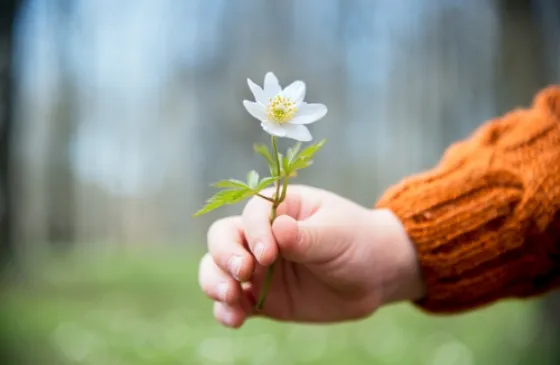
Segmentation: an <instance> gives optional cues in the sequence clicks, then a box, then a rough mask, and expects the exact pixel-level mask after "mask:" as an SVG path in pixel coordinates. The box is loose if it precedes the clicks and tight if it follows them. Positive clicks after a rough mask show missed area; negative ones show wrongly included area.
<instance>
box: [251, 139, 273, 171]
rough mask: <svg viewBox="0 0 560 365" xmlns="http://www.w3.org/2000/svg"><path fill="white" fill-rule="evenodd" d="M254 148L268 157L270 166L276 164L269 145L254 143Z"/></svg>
mask: <svg viewBox="0 0 560 365" xmlns="http://www.w3.org/2000/svg"><path fill="white" fill-rule="evenodd" d="M253 150H254V151H255V152H256V153H258V154H259V155H261V156H263V157H264V158H265V159H266V161H267V162H268V165H269V166H274V165H276V161H274V159H273V158H272V154H271V153H270V151H269V149H268V147H267V146H265V145H264V144H260V143H255V144H254V145H253Z"/></svg>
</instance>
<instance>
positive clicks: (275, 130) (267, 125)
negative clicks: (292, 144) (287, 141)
mask: <svg viewBox="0 0 560 365" xmlns="http://www.w3.org/2000/svg"><path fill="white" fill-rule="evenodd" d="M261 127H262V128H263V129H264V131H265V132H267V133H268V134H271V135H273V136H277V137H285V136H286V130H285V128H284V126H281V125H278V124H276V123H273V122H270V121H268V120H264V121H262V122H261Z"/></svg>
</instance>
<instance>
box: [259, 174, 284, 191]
mask: <svg viewBox="0 0 560 365" xmlns="http://www.w3.org/2000/svg"><path fill="white" fill-rule="evenodd" d="M278 180H280V177H279V176H271V177H265V178H264V179H262V180H261V181H260V182H259V184H258V185H257V188H256V189H255V190H256V191H257V192H258V191H261V190H262V189H264V188H266V187H267V186H268V185H270V184H273V183H274V182H276V181H278Z"/></svg>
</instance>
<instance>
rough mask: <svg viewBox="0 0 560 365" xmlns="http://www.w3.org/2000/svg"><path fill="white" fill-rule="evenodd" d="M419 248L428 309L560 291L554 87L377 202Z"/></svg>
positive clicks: (559, 121) (558, 130)
mask: <svg viewBox="0 0 560 365" xmlns="http://www.w3.org/2000/svg"><path fill="white" fill-rule="evenodd" d="M376 207H377V208H388V209H390V210H391V211H393V212H394V213H395V214H396V215H397V216H398V217H399V218H400V219H401V221H402V223H403V225H404V227H405V229H406V231H407V232H408V234H409V237H410V239H411V240H412V241H413V242H414V244H415V245H416V250H417V252H418V258H419V262H420V267H421V270H422V273H423V277H424V281H425V283H426V290H427V291H426V296H425V297H424V298H423V299H422V300H420V301H418V302H416V303H415V304H416V305H418V306H419V307H420V308H423V309H424V310H426V311H429V312H438V313H453V312H459V311H465V310H469V309H473V308H476V307H481V306H484V305H488V304H491V303H493V302H495V301H497V300H499V299H504V298H514V297H516V298H523V297H531V296H536V295H539V294H542V293H545V292H547V291H549V290H552V289H553V288H557V287H560V87H559V86H550V87H547V88H545V89H543V90H542V91H541V92H540V93H539V94H537V96H536V97H535V99H534V101H533V104H532V105H531V106H530V107H529V108H526V109H516V110H513V111H511V112H509V113H508V114H506V115H504V116H503V117H501V118H496V119H494V120H490V121H488V122H486V123H485V124H483V125H482V126H481V127H480V128H479V129H478V130H476V131H475V133H474V134H473V135H472V136H470V137H469V138H468V139H466V140H463V141H460V142H457V143H455V144H453V145H451V146H450V147H449V148H448V149H447V151H446V152H445V154H444V155H443V157H442V159H441V161H440V162H439V163H438V164H437V165H436V166H435V167H434V168H433V169H432V170H430V171H428V172H426V173H422V174H419V175H416V176H413V177H410V178H406V179H404V180H402V181H401V182H399V183H398V184H397V185H395V186H393V187H391V188H390V189H389V190H388V191H386V192H385V194H384V195H383V196H382V197H381V198H380V200H379V201H378V203H377V204H376Z"/></svg>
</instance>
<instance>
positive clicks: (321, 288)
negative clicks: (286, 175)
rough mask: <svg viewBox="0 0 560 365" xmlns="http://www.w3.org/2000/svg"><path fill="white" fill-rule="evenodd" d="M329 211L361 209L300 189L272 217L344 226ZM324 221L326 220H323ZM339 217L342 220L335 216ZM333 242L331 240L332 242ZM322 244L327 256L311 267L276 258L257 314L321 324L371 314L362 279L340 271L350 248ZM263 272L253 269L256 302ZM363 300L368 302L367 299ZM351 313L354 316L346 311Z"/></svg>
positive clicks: (335, 214) (343, 266) (310, 264)
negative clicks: (272, 274) (332, 207)
mask: <svg viewBox="0 0 560 365" xmlns="http://www.w3.org/2000/svg"><path fill="white" fill-rule="evenodd" d="M331 205H334V206H337V207H341V206H344V205H348V208H349V209H362V208H361V207H358V206H357V205H354V204H353V203H351V202H349V201H346V200H344V199H341V198H339V197H337V196H335V195H332V194H329V193H327V192H325V191H322V190H316V189H311V188H306V187H300V186H295V187H292V189H291V191H290V194H289V195H288V197H287V199H286V201H285V202H284V204H283V205H281V206H280V207H279V210H278V215H279V216H281V215H288V216H290V217H292V218H294V219H295V220H298V221H302V220H307V219H312V218H313V217H314V216H317V215H322V217H321V219H323V220H324V219H327V220H328V219H332V220H333V221H338V222H340V221H341V220H344V218H343V217H342V216H340V217H339V216H338V215H339V214H340V213H337V212H339V210H337V209H330V206H331ZM328 215H330V216H331V217H327V216H328ZM340 215H343V214H340ZM333 240H335V238H334V237H333ZM346 243H348V244H345V242H340V240H339V241H337V242H328V241H327V242H324V244H325V245H329V246H330V247H331V248H332V250H328V251H329V254H328V255H327V256H326V257H324V258H322V259H321V260H317V261H315V262H313V261H312V262H306V263H295V262H293V261H289V260H286V259H282V258H279V259H278V260H277V261H276V263H275V271H274V276H273V280H272V283H271V286H270V291H269V293H268V296H267V300H266V303H265V306H264V308H263V314H265V315H267V316H269V317H271V318H276V319H280V320H297V321H310V322H313V321H322V320H325V319H326V318H328V319H330V320H333V319H341V320H342V319H348V317H352V316H353V314H349V313H355V315H361V314H362V308H364V310H366V309H365V307H368V308H367V309H368V310H370V309H371V308H369V307H371V302H372V298H371V293H369V291H367V290H366V288H363V287H361V285H360V284H357V283H361V282H363V277H362V274H361V273H360V272H357V271H356V270H345V268H346V267H348V266H349V265H348V264H349V262H345V261H347V260H350V259H352V257H353V256H354V255H352V253H351V252H347V251H349V249H350V247H351V246H352V245H350V242H346ZM265 271H266V268H265V267H262V266H258V267H257V268H256V270H255V275H254V276H253V280H252V283H251V286H250V289H249V290H250V292H251V293H252V295H253V296H254V297H256V296H257V295H258V294H259V292H260V288H261V287H262V284H263V282H264V277H265ZM368 295H369V296H368ZM349 307H354V308H355V309H356V311H354V312H353V311H349V310H348V309H349Z"/></svg>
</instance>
